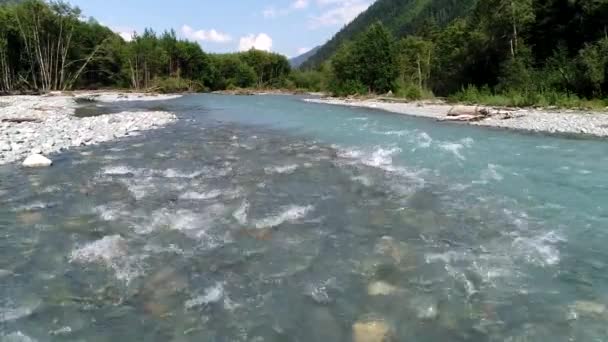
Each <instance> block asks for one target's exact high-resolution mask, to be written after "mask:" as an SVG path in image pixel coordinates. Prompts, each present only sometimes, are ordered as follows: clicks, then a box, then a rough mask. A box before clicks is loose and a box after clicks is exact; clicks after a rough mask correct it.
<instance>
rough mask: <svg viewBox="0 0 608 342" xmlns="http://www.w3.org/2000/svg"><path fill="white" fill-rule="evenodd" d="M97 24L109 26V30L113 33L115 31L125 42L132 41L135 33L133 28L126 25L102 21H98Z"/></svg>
mask: <svg viewBox="0 0 608 342" xmlns="http://www.w3.org/2000/svg"><path fill="white" fill-rule="evenodd" d="M99 25H102V26H107V27H109V28H110V30H112V31H114V33H116V34H117V35H119V36H120V37H121V38H122V39H123V40H124V41H125V42H130V41H132V40H133V36H134V35H135V33H136V31H135V29H133V28H132V27H127V26H108V25H106V24H104V22H103V21H100V22H99Z"/></svg>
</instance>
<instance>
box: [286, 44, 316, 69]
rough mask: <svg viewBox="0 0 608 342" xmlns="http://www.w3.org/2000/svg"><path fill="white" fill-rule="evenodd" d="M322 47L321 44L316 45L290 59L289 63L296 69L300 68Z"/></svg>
mask: <svg viewBox="0 0 608 342" xmlns="http://www.w3.org/2000/svg"><path fill="white" fill-rule="evenodd" d="M320 48H321V47H320V46H316V47H315V48H313V49H312V50H310V51H308V52H306V53H303V54H301V55H299V56H297V57H294V58H292V59H290V60H289V65H291V67H292V68H295V69H297V68H299V67H300V65H302V64H304V63H305V62H306V61H307V60H308V59H309V58H310V57H312V56H314V54H315V53H317V51H318V50H319V49H320Z"/></svg>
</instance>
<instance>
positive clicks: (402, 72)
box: [397, 36, 433, 90]
mask: <svg viewBox="0 0 608 342" xmlns="http://www.w3.org/2000/svg"><path fill="white" fill-rule="evenodd" d="M397 51H398V57H397V60H398V63H399V78H400V81H401V82H402V83H403V84H415V85H416V86H418V88H419V89H420V90H422V89H423V88H426V87H427V86H428V83H427V82H428V80H429V78H430V77H431V62H432V55H433V44H432V42H430V41H427V40H424V39H422V38H420V37H415V36H408V37H406V38H403V39H401V40H400V41H399V43H398V47H397Z"/></svg>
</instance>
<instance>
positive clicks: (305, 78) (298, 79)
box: [289, 70, 325, 91]
mask: <svg viewBox="0 0 608 342" xmlns="http://www.w3.org/2000/svg"><path fill="white" fill-rule="evenodd" d="M289 80H290V81H291V82H292V84H293V88H295V89H305V90H308V91H321V90H323V84H324V82H325V80H324V74H323V72H322V71H318V70H307V71H302V70H294V71H292V72H291V74H290V75H289Z"/></svg>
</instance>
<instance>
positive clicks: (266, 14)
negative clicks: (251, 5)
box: [262, 7, 279, 18]
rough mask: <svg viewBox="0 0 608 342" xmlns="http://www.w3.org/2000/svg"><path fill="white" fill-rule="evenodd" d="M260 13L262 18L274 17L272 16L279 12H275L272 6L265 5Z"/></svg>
mask: <svg viewBox="0 0 608 342" xmlns="http://www.w3.org/2000/svg"><path fill="white" fill-rule="evenodd" d="M262 15H263V16H264V18H274V17H276V16H278V15H279V14H278V13H277V10H276V9H275V8H274V7H267V8H266V9H265V10H264V11H263V12H262Z"/></svg>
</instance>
